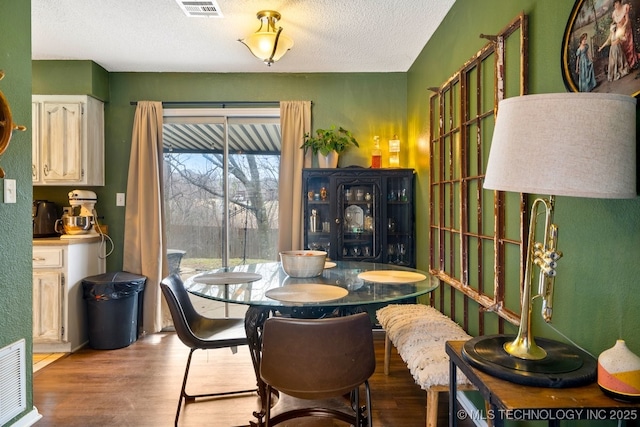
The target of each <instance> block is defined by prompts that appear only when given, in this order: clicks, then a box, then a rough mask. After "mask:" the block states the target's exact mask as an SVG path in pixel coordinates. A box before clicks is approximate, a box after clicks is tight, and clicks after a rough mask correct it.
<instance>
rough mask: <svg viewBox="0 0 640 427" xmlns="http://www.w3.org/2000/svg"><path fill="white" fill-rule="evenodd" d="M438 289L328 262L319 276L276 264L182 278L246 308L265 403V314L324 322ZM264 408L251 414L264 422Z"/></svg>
mask: <svg viewBox="0 0 640 427" xmlns="http://www.w3.org/2000/svg"><path fill="white" fill-rule="evenodd" d="M438 285H439V281H438V279H437V278H436V277H434V276H432V275H430V274H429V273H427V272H424V271H420V270H416V269H412V268H408V267H403V266H398V265H394V264H377V263H369V262H350V261H337V262H331V261H327V262H326V263H325V268H324V270H323V272H322V274H321V275H320V276H318V277H313V278H304V279H302V278H293V277H290V276H288V275H287V274H286V273H285V272H284V270H283V269H282V266H281V263H280V262H267V263H259V264H246V265H239V266H235V267H224V268H220V269H217V270H211V271H206V272H202V273H199V274H196V275H194V276H191V277H189V278H188V279H186V280H185V287H186V289H187V291H188V292H190V293H191V294H193V295H197V296H199V297H203V298H207V299H211V300H215V301H219V302H225V303H234V304H244V305H248V308H247V311H246V313H245V330H246V333H247V340H248V344H249V349H250V352H251V359H252V362H253V366H254V370H255V373H256V379H257V385H258V393H259V395H260V398H261V401H262V402H265V401H266V399H265V393H266V387H265V385H264V383H263V382H262V381H261V379H260V358H261V348H262V345H261V343H262V340H261V336H262V326H263V325H264V322H265V321H266V319H267V318H268V317H269V316H272V315H280V316H291V317H299V318H322V317H328V316H344V315H349V314H353V313H357V312H362V311H366V310H367V307H376V306H382V305H384V304H388V303H393V302H400V301H402V300H412V299H414V298H416V297H418V296H421V295H425V294H427V293H429V292H431V291H433V290H434V289H436V288H437V287H438ZM264 413H265V411H264V408H263V409H262V410H261V411H260V412H256V413H254V416H255V417H256V418H258V423H257V424H256V423H253V422H252V423H251V424H256V425H261V424H262V417H263V416H264Z"/></svg>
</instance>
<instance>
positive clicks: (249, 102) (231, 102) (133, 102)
mask: <svg viewBox="0 0 640 427" xmlns="http://www.w3.org/2000/svg"><path fill="white" fill-rule="evenodd" d="M130 104H131V105H138V101H131V102H130ZM268 104H276V105H279V104H280V101H163V102H162V105H163V106H165V105H221V106H222V108H225V107H226V106H227V105H268ZM311 105H313V101H311Z"/></svg>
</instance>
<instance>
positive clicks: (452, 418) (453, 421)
mask: <svg viewBox="0 0 640 427" xmlns="http://www.w3.org/2000/svg"><path fill="white" fill-rule="evenodd" d="M456 376H457V367H456V364H455V363H453V360H451V359H449V427H456V425H457V422H458V411H457V400H456V393H457V392H458V390H457V388H458V387H457V383H458V379H457V378H456Z"/></svg>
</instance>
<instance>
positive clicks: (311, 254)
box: [280, 250, 327, 278]
mask: <svg viewBox="0 0 640 427" xmlns="http://www.w3.org/2000/svg"><path fill="white" fill-rule="evenodd" d="M326 258H327V253H326V252H325V251H304V250H303V251H284V252H280V260H281V261H282V269H283V270H284V272H285V273H287V274H288V275H289V276H291V277H300V278H305V277H317V276H319V275H321V274H322V270H324V261H325V259H326Z"/></svg>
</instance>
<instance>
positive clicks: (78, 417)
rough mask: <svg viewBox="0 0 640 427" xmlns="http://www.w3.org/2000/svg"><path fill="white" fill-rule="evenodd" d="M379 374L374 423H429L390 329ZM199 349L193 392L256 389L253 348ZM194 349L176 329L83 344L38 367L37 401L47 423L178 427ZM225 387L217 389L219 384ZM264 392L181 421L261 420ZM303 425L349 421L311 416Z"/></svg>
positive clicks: (379, 338) (207, 406)
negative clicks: (391, 346)
mask: <svg viewBox="0 0 640 427" xmlns="http://www.w3.org/2000/svg"><path fill="white" fill-rule="evenodd" d="M374 335H375V346H376V360H377V368H376V372H375V374H374V375H373V377H372V378H371V380H370V384H371V389H372V400H373V424H374V425H375V426H379V427H387V426H389V427H393V426H401V427H411V426H424V425H425V402H426V398H425V392H424V391H423V390H421V389H420V388H419V387H418V386H417V385H415V383H414V382H413V378H412V377H411V374H410V373H409V370H408V369H407V367H406V365H405V364H404V362H403V361H402V359H401V358H400V357H399V356H398V354H397V353H396V352H395V351H393V352H392V359H391V372H390V375H389V376H385V375H384V373H383V369H382V367H383V355H384V351H383V350H384V339H383V338H384V335H383V333H382V332H379V331H377V332H375V333H374ZM238 350H239V351H238V353H237V354H235V355H234V354H232V353H231V351H230V350H228V349H220V350H212V351H208V352H204V351H196V352H195V353H194V359H193V363H192V368H191V375H190V382H189V386H188V388H187V391H188V392H192V393H198V392H203V391H204V392H207V391H212V389H213V391H219V390H220V389H221V388H223V389H225V390H233V389H244V388H251V387H252V386H254V385H255V375H254V373H253V368H252V365H251V360H250V357H249V353H248V350H247V347H240V348H239V349H238ZM187 355H188V349H187V348H186V347H185V346H184V345H183V344H182V343H181V342H180V341H179V339H178V338H177V336H176V335H175V333H172V332H166V333H165V332H163V333H158V334H152V335H148V336H145V337H142V338H140V339H139V340H138V341H136V342H135V343H133V344H132V345H130V346H129V347H126V348H123V349H118V350H92V349H83V350H80V351H78V352H76V353H74V354H70V355H68V356H66V357H63V358H61V359H58V360H56V361H55V362H53V363H51V364H49V365H47V366H45V367H44V368H42V369H40V370H38V371H37V372H35V373H34V384H33V389H34V405H35V406H36V408H37V409H38V411H39V412H40V413H41V414H42V415H43V419H42V420H40V421H39V422H38V423H37V425H38V427H46V426H65V427H74V426H82V427H87V426H101V427H102V426H119V427H123V426H136V427H138V426H141V427H146V426H154V427H155V426H171V425H173V419H174V415H175V410H176V405H177V399H178V395H179V390H180V386H181V381H182V375H183V372H184V365H185V362H186V358H187ZM216 387H217V388H216ZM446 403H447V395H446V394H442V395H441V396H440V405H439V414H440V415H439V420H438V425H439V426H445V425H447V412H448V410H447V406H446ZM257 406H258V398H257V394H249V395H246V396H235V397H228V398H217V399H211V400H203V401H198V402H197V403H192V404H188V405H186V406H185V407H184V408H183V410H182V414H181V415H180V425H181V426H198V427H199V426H215V427H218V426H220V427H225V426H242V425H248V423H249V421H250V420H253V417H252V412H253V411H254V410H255V409H256V408H257ZM287 425H292V426H293V425H295V426H334V425H336V426H337V425H344V424H340V423H338V422H336V423H335V424H334V423H333V422H332V421H329V420H322V419H321V420H317V419H316V420H310V421H308V422H307V421H305V422H304V423H303V422H300V421H296V422H295V423H292V424H287Z"/></svg>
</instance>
